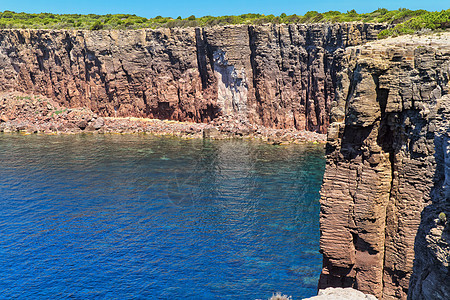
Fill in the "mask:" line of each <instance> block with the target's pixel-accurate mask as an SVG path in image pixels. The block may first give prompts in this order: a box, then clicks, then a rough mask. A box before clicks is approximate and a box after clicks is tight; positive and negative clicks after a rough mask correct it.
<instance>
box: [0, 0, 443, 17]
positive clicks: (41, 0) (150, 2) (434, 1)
mask: <svg viewBox="0 0 450 300" xmlns="http://www.w3.org/2000/svg"><path fill="white" fill-rule="evenodd" d="M380 7H384V8H387V9H397V8H399V7H405V8H409V9H426V10H431V11H435V10H443V9H449V8H450V1H449V0H425V1H424V0H420V1H419V0H409V1H407V0H391V1H386V0H383V1H370V0H369V1H368V0H297V1H295V0H191V1H182V0H158V1H155V0H75V1H73V0H0V11H4V10H12V11H16V12H22V11H23V12H28V13H40V12H51V13H81V14H88V13H94V14H108V13H112V14H113V13H130V14H136V15H139V16H142V17H147V18H151V17H155V16H158V15H162V16H166V17H177V16H182V17H188V16H190V15H192V14H193V15H195V16H197V17H200V16H204V15H212V16H219V15H231V14H233V15H237V14H243V13H262V14H275V15H279V14H281V13H283V12H284V13H286V14H294V13H295V14H298V15H301V14H304V13H305V12H307V11H309V10H316V11H319V12H325V11H329V10H338V11H341V12H345V11H347V10H351V9H356V11H357V12H359V13H363V12H371V11H374V10H376V9H377V8H380Z"/></svg>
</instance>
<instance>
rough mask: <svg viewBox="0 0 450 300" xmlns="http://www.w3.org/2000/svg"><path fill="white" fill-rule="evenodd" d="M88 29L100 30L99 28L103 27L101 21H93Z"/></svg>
mask: <svg viewBox="0 0 450 300" xmlns="http://www.w3.org/2000/svg"><path fill="white" fill-rule="evenodd" d="M90 29H91V30H100V29H103V24H102V22H100V21H95V23H94V24H92V26H91V28H90Z"/></svg>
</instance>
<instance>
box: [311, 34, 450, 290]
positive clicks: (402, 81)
mask: <svg viewBox="0 0 450 300" xmlns="http://www.w3.org/2000/svg"><path fill="white" fill-rule="evenodd" d="M339 66H340V70H339V71H338V72H337V75H336V77H337V83H336V86H337V90H336V99H335V102H334V103H332V105H331V124H330V128H329V132H328V144H327V166H326V171H325V176H324V182H323V186H322V190H321V195H322V198H321V217H320V224H321V242H320V243H321V251H322V252H323V256H324V262H323V270H322V274H321V278H320V283H319V288H325V287H328V286H335V287H354V288H356V289H358V290H360V291H363V292H365V293H369V294H372V295H375V296H376V297H377V298H379V299H405V298H406V297H407V294H408V287H409V282H410V278H411V274H412V271H413V260H414V245H415V239H416V233H417V231H418V228H419V224H421V222H422V223H423V222H428V221H426V220H427V218H430V217H427V213H426V212H424V215H423V216H422V217H421V212H422V211H423V209H424V208H425V207H426V206H427V205H429V204H430V203H432V201H434V200H433V199H435V198H434V196H433V193H432V190H433V189H435V188H434V186H435V185H436V182H442V175H439V174H441V173H442V172H437V171H436V170H437V167H436V166H437V165H441V167H438V169H440V168H442V163H439V161H438V162H437V159H436V157H435V148H436V147H438V145H439V143H437V142H436V138H437V136H438V134H437V133H438V132H441V131H443V130H444V129H448V127H446V126H448V125H444V123H443V122H438V121H437V120H438V119H439V118H440V116H441V115H442V109H440V107H442V105H444V104H447V103H448V102H449V101H450V100H449V98H448V96H446V95H447V94H449V91H450V85H449V80H450V34H449V33H444V34H442V35H433V36H431V35H430V36H422V37H411V36H407V37H400V38H395V39H387V40H382V41H377V42H372V43H368V44H366V45H363V46H358V47H352V48H348V49H347V50H346V51H345V53H344V54H343V56H342V60H341V62H340V65H339ZM447 133H448V132H447ZM440 144H442V142H440ZM441 148H442V147H441ZM447 151H448V149H447ZM440 153H442V150H440ZM440 157H441V158H440V160H441V161H442V154H441V155H440ZM431 218H432V217H431ZM434 218H436V215H435V216H434ZM424 220H425V221H424ZM428 223H429V222H428ZM422 227H423V230H422V232H419V235H422V236H423V238H422V242H420V243H419V244H420V246H419V247H417V248H416V251H417V253H416V261H422V265H421V267H419V266H418V267H417V268H415V272H417V274H416V273H415V275H414V276H415V278H422V279H423V278H428V277H429V276H428V277H427V275H425V274H424V273H423V272H424V270H426V269H428V270H429V269H433V268H434V267H433V266H432V265H431V263H435V264H436V265H439V264H441V265H442V259H440V258H439V256H437V253H438V252H439V251H438V250H433V249H434V248H433V247H434V246H431V245H435V246H436V247H435V248H436V249H437V248H439V246H437V243H438V241H437V238H435V239H434V240H432V238H431V236H430V234H431V235H433V236H434V235H435V234H434V233H431V232H430V230H428V229H429V228H428V227H427V226H422ZM425 235H427V238H426V241H424V237H425ZM426 253H428V254H426ZM425 255H426V256H427V258H425V257H424V256H425ZM442 266H443V265H442ZM442 268H443V270H444V269H445V267H442ZM446 270H447V272H448V268H447V269H446ZM439 272H440V271H437V270H436V273H439ZM439 274H441V275H442V274H443V273H439ZM447 274H448V273H447ZM441 275H439V276H441ZM433 276H434V277H439V276H438V275H436V276H435V275H433ZM447 276H448V275H447ZM444 277H445V276H444ZM442 278H443V277H442V276H441V277H439V278H438V279H436V281H435V282H440V283H441V284H443V281H442V280H443V279H442ZM446 278H448V277H446ZM433 280H434V279H433ZM411 282H412V284H413V283H414V285H422V287H423V285H424V283H425V282H424V281H423V280H422V281H420V280H418V279H415V280H413V281H411ZM447 286H448V284H447ZM411 288H412V289H413V290H415V289H417V291H418V293H419V294H417V293H412V294H411V295H412V298H413V299H434V298H427V297H425V298H423V297H421V296H419V295H421V294H420V293H421V291H422V292H423V291H424V290H423V289H422V290H421V288H420V287H417V286H412V287H411ZM441 290H442V289H441ZM436 293H440V292H439V291H437V290H436ZM428 295H430V294H428ZM433 295H434V294H433Z"/></svg>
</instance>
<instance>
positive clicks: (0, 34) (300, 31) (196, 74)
mask: <svg viewBox="0 0 450 300" xmlns="http://www.w3.org/2000/svg"><path fill="white" fill-rule="evenodd" d="M384 28H385V26H384V25H370V24H312V25H262V26H246V25H240V26H218V27H213V28H203V29H202V28H186V29H179V28H178V29H177V28H174V29H157V30H150V29H148V30H145V29H143V30H129V31H120V30H112V31H102V30H101V31H76V30H60V31H57V30H51V31H48V30H47V31H46V30H1V31H0V92H10V91H18V92H24V93H31V94H37V95H44V96H47V97H50V98H52V99H54V100H56V101H57V102H58V103H59V104H60V105H62V106H65V107H86V108H88V109H91V110H92V111H93V112H94V113H97V114H99V115H100V116H112V117H116V116H117V117H120V116H133V117H149V118H161V119H173V120H179V121H195V122H207V121H210V120H212V119H214V118H216V117H218V116H233V117H235V118H237V119H248V120H249V121H250V122H251V123H253V124H260V125H264V126H266V127H272V128H293V127H295V128H297V129H307V130H311V131H317V132H322V133H323V132H325V131H326V129H327V127H328V114H329V104H330V102H331V99H332V98H333V97H334V85H335V81H336V80H335V59H334V57H335V56H334V53H335V52H336V51H340V49H342V48H344V47H347V46H352V45H358V44H361V43H364V42H366V41H370V40H374V39H376V36H377V33H378V32H379V31H380V30H382V29H384Z"/></svg>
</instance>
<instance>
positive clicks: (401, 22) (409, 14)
mask: <svg viewBox="0 0 450 300" xmlns="http://www.w3.org/2000/svg"><path fill="white" fill-rule="evenodd" d="M321 22H332V23H335V22H363V23H387V24H391V25H395V26H394V27H393V28H391V29H388V30H384V31H382V32H381V33H380V37H386V36H392V35H399V34H405V33H413V32H416V31H420V30H426V29H430V30H435V29H446V28H450V9H448V10H443V11H440V12H428V11H425V10H409V9H405V8H400V9H398V10H391V11H388V10H387V9H385V8H379V9H377V10H375V11H373V12H371V13H365V14H358V13H357V12H356V11H355V10H351V11H347V12H345V13H341V12H338V11H328V12H324V13H319V12H317V11H309V12H307V13H306V14H305V15H303V16H301V15H295V14H293V15H287V14H285V13H283V14H281V15H279V16H274V15H262V14H243V15H239V16H220V17H212V16H204V17H200V18H197V17H195V16H190V17H188V18H185V19H183V18H181V17H178V18H176V19H173V18H170V17H161V16H157V17H155V18H150V19H147V18H143V17H139V16H136V15H127V14H115V15H112V14H108V15H94V14H89V15H80V14H63V15H58V14H51V13H40V14H27V13H15V12H12V11H4V12H2V13H0V28H32V29H89V30H100V29H139V28H158V27H168V28H172V27H197V26H200V27H208V26H214V25H230V24H256V25H259V24H266V23H272V24H280V23H284V24H292V23H321Z"/></svg>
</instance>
